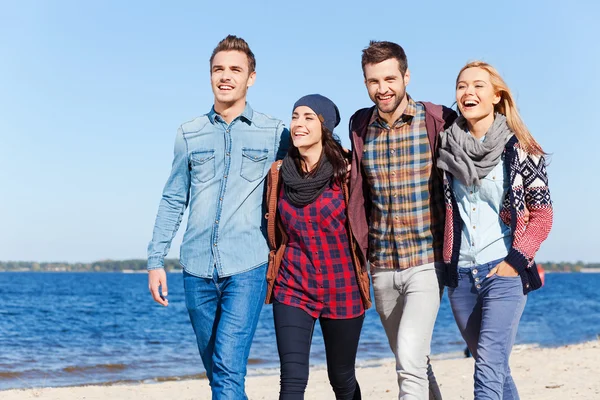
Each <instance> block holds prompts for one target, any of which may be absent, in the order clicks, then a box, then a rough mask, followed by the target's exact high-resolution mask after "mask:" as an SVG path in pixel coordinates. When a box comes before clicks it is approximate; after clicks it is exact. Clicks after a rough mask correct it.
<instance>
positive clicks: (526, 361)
mask: <svg viewBox="0 0 600 400" xmlns="http://www.w3.org/2000/svg"><path fill="white" fill-rule="evenodd" d="M432 363H433V368H434V371H435V374H436V377H437V379H438V382H439V383H440V386H441V390H442V394H443V396H444V399H445V400H454V399H472V398H473V394H472V393H473V378H472V376H473V360H472V359H470V358H469V359H465V358H461V359H443V357H434V359H433V360H432ZM511 368H512V371H513V377H514V379H515V381H516V384H517V387H518V388H519V393H520V395H521V398H522V399H523V400H526V399H536V400H548V399H569V400H570V399H600V378H599V372H600V342H599V341H593V342H587V343H582V344H576V345H569V346H564V347H559V348H538V347H535V346H518V347H516V348H515V349H514V351H513V354H512V357H511ZM274 372H275V374H272V375H252V372H251V375H250V376H249V377H248V378H247V381H246V392H247V394H248V397H249V399H251V400H270V399H273V400H276V399H277V398H278V390H279V376H277V375H276V373H277V371H274ZM357 376H358V380H359V382H360V385H361V388H362V394H363V399H389V400H395V399H397V396H398V386H397V383H396V374H395V371H394V363H393V362H392V361H391V360H380V361H375V362H374V361H369V362H361V363H359V364H358V369H357ZM334 398H335V397H334V395H333V392H332V390H331V387H330V386H329V383H328V381H327V371H326V370H325V369H324V368H323V367H313V368H311V375H310V379H309V384H308V388H307V391H306V399H307V400H308V399H312V400H317V399H318V400H322V399H334ZM0 399H2V400H17V399H18V400H21V399H44V400H54V399H56V400H58V399H60V400H75V399H86V400H107V399H123V400H129V399H143V400H154V399H156V400H168V399H176V400H188V399H189V400H191V399H210V388H209V386H208V382H207V381H206V380H195V381H175V382H163V383H151V384H145V383H142V384H130V385H112V386H79V387H64V388H40V389H25V390H7V391H0Z"/></svg>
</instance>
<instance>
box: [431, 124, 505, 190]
mask: <svg viewBox="0 0 600 400" xmlns="http://www.w3.org/2000/svg"><path fill="white" fill-rule="evenodd" d="M512 135H513V133H512V131H511V130H510V128H509V127H508V124H507V123H506V117H505V116H504V115H502V114H499V113H496V114H495V117H494V122H493V123H492V126H490V129H488V131H487V133H486V134H485V140H484V141H483V142H482V141H481V140H479V139H476V138H474V137H473V136H471V134H469V132H467V121H466V119H465V118H464V117H463V116H462V115H461V116H460V117H458V118H457V119H456V121H455V122H454V123H453V124H452V126H450V128H448V129H446V130H445V131H444V132H442V133H441V134H440V139H441V145H440V152H439V157H438V161H437V166H438V168H440V169H443V170H444V171H448V172H450V173H451V174H452V175H453V176H454V177H455V178H457V179H459V180H460V181H461V183H462V184H464V185H466V186H472V185H476V186H479V185H480V182H479V180H480V179H482V178H483V177H485V176H487V174H489V173H490V171H491V170H492V169H493V168H494V167H495V166H496V165H498V163H499V162H500V158H501V157H502V152H503V151H504V145H506V143H507V142H508V140H509V139H510V137H511V136H512Z"/></svg>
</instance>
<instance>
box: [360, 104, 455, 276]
mask: <svg viewBox="0 0 600 400" xmlns="http://www.w3.org/2000/svg"><path fill="white" fill-rule="evenodd" d="M362 166H363V169H364V172H365V176H366V178H367V181H368V183H369V187H370V196H371V201H372V211H371V215H370V218H369V219H370V225H369V261H370V263H371V266H372V267H374V268H386V269H405V268H410V267H415V266H419V265H424V264H428V263H432V262H434V261H435V260H436V259H438V260H439V261H441V259H442V258H441V250H442V241H441V239H442V238H443V224H442V223H438V222H435V223H433V222H432V221H443V214H442V213H443V193H442V190H441V181H439V178H438V177H436V176H435V174H432V166H433V163H432V158H431V148H430V144H429V139H428V137H427V129H426V125H425V108H424V107H423V105H422V104H420V103H415V102H414V101H413V100H412V98H410V96H409V97H408V105H407V107H406V110H405V111H404V113H403V114H402V116H401V117H400V118H399V119H398V120H397V121H396V122H394V124H393V126H392V127H391V128H390V127H389V126H388V125H387V123H386V122H385V121H384V120H383V119H381V118H379V113H378V111H377V110H375V112H373V116H372V117H371V121H370V122H369V126H368V128H367V135H366V138H365V144H364V154H363V159H362ZM434 186H435V187H439V188H440V190H433V191H432V190H431V188H432V187H434ZM432 204H433V205H434V213H432V212H431V210H430V207H431V205H432ZM432 214H435V215H432ZM434 234H435V238H436V240H435V243H434Z"/></svg>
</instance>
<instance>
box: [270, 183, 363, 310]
mask: <svg viewBox="0 0 600 400" xmlns="http://www.w3.org/2000/svg"><path fill="white" fill-rule="evenodd" d="M278 209H279V214H280V216H281V222H282V224H283V227H284V229H285V231H286V233H287V235H288V243H287V247H286V249H285V253H284V256H283V260H282V262H281V267H280V268H279V274H278V275H277V278H276V280H275V285H274V293H273V295H274V298H275V300H277V301H278V302H280V303H283V304H286V305H289V306H293V307H298V308H300V309H302V310H304V311H305V312H306V313H308V314H309V315H310V316H312V317H313V318H319V317H324V318H331V319H349V318H355V317H358V316H360V315H362V314H363V313H364V306H363V302H362V299H361V294H360V290H359V288H358V283H357V281H356V272H355V270H354V264H353V263H352V254H351V251H350V243H349V241H348V232H347V230H346V205H345V201H344V194H343V192H342V190H341V188H340V187H339V186H337V185H334V186H333V188H331V187H329V188H327V189H326V190H325V191H324V192H323V193H322V194H321V195H320V196H319V197H318V198H317V199H316V200H315V201H314V202H312V203H311V204H308V205H307V206H305V207H296V206H294V205H293V204H291V203H290V202H289V201H288V199H287V197H286V196H285V194H284V190H283V185H282V188H281V191H280V197H279V202H278Z"/></svg>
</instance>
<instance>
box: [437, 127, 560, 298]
mask: <svg viewBox="0 0 600 400" xmlns="http://www.w3.org/2000/svg"><path fill="white" fill-rule="evenodd" d="M504 155H505V165H506V169H507V173H508V176H509V178H510V186H509V188H508V192H507V194H506V197H505V199H504V202H503V205H502V210H501V211H500V218H501V219H502V221H504V223H505V224H507V225H509V226H510V227H511V232H512V235H513V238H512V247H511V249H510V251H509V253H508V255H507V256H506V258H505V259H504V261H506V262H507V263H509V264H510V265H511V266H513V267H514V268H515V269H516V270H517V272H518V273H519V275H520V277H521V281H522V283H523V293H525V294H527V293H528V292H530V291H532V290H536V289H539V288H540V287H541V286H542V282H541V280H540V276H539V274H538V270H537V266H536V264H535V262H534V261H533V259H534V256H535V253H536V252H537V251H538V249H539V248H540V245H541V244H542V242H543V241H544V240H545V239H546V238H547V237H548V234H549V233H550V228H551V227H552V217H553V211H552V200H551V199H550V191H549V189H548V176H547V174H546V163H545V159H544V157H542V156H533V155H531V154H528V153H526V152H525V151H524V150H523V149H521V147H520V145H519V141H518V139H517V137H516V136H514V135H513V136H512V137H511V139H510V140H509V141H508V143H507V144H506V146H505V148H504ZM452 179H453V176H452V175H451V174H450V173H448V172H446V171H444V199H445V204H446V223H445V229H444V264H445V284H446V285H447V286H450V287H456V286H457V285H458V269H457V267H456V266H457V263H458V255H459V252H460V241H461V231H462V223H463V222H462V219H461V218H460V214H459V211H458V206H457V203H456V199H455V197H454V193H453V191H452ZM526 207H527V210H529V222H528V223H525V218H524V217H525V208H526Z"/></svg>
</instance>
